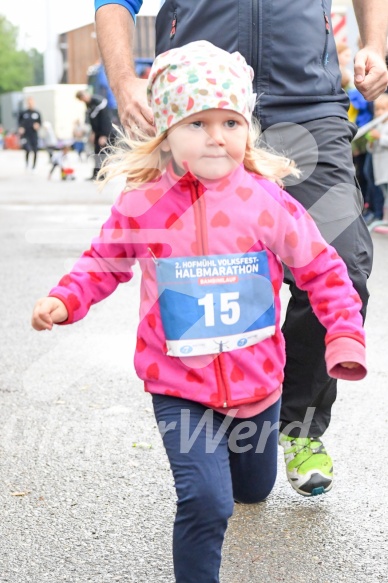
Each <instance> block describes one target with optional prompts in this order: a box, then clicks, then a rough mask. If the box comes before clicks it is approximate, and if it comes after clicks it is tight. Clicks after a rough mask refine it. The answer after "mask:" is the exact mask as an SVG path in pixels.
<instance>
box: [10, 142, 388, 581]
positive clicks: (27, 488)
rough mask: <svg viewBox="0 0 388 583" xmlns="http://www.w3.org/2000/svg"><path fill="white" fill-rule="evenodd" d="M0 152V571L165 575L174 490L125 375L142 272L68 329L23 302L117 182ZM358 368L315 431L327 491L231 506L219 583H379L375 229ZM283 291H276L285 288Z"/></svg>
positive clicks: (13, 574) (382, 574)
mask: <svg viewBox="0 0 388 583" xmlns="http://www.w3.org/2000/svg"><path fill="white" fill-rule="evenodd" d="M74 166H75V169H76V180H75V181H73V182H61V181H60V180H59V177H58V176H54V177H53V179H52V181H50V182H49V181H48V180H47V174H48V170H49V166H48V164H47V156H46V153H45V152H41V153H40V157H39V161H38V168H37V171H36V173H35V174H32V173H30V172H25V170H24V161H23V153H22V152H14V151H0V239H1V243H0V244H1V294H0V313H1V324H0V328H1V340H0V355H1V359H0V476H1V478H0V480H1V483H0V508H1V521H0V581H1V583H3V582H8V583H44V582H46V581H47V582H50V583H59V582H61V581H66V582H68V583H70V582H71V583H73V582H74V583H86V582H87V581H93V582H95V583H108V582H114V581H120V582H126V583H132V582H133V583H172V582H173V580H174V579H173V574H172V560H171V533H172V522H173V517H174V511H175V494H174V489H173V483H172V478H171V474H170V471H169V466H168V463H167V458H166V456H165V453H164V450H163V447H162V443H161V439H160V436H159V433H158V431H157V428H156V424H155V421H154V418H153V414H152V410H151V400H150V397H149V395H146V394H145V393H144V392H143V389H142V383H141V381H140V380H138V379H137V377H136V375H135V372H134V369H133V363H132V360H133V357H132V355H133V350H134V344H135V340H134V339H135V329H136V323H137V310H138V296H139V291H138V289H139V286H138V284H139V278H138V275H136V276H135V278H134V280H132V281H131V282H130V283H129V284H127V285H123V286H121V287H120V288H119V289H118V290H117V291H116V292H115V294H113V295H112V296H111V297H110V298H108V299H107V300H106V301H105V302H103V303H101V304H99V305H97V306H95V307H94V308H93V309H92V311H91V313H90V314H89V316H88V318H87V319H85V320H84V321H82V322H80V323H78V324H77V325H74V326H70V327H64V328H59V327H57V328H56V329H55V330H54V331H53V332H51V333H41V334H38V333H36V332H35V331H33V330H32V328H31V327H30V316H31V311H32V307H33V304H34V302H35V300H36V299H37V298H39V297H41V296H43V295H46V293H47V292H48V290H49V289H50V288H51V287H52V286H53V285H54V284H55V283H56V282H57V281H58V279H59V278H60V277H61V275H62V274H63V273H64V272H65V271H66V270H67V269H68V268H69V267H70V265H71V263H72V259H73V258H76V257H77V256H78V255H79V253H80V252H81V251H82V250H83V249H84V248H86V247H87V246H88V244H89V242H90V239H91V237H92V236H93V235H94V234H96V233H98V231H99V226H100V224H101V223H102V221H103V219H104V218H105V217H106V216H107V215H108V213H109V207H110V205H111V203H112V201H113V200H114V198H115V197H116V195H117V194H118V191H119V188H120V186H121V183H120V181H117V182H116V184H113V185H112V186H110V187H109V188H108V189H107V190H104V191H103V192H102V193H99V192H98V191H97V189H96V186H95V184H94V183H91V182H89V181H86V180H85V178H87V177H88V176H89V175H90V174H91V170H92V165H91V163H90V162H84V163H82V164H81V163H79V162H78V161H77V160H76V159H75V158H74ZM373 238H374V243H375V267H374V272H373V275H372V277H371V280H370V291H371V301H370V308H369V314H368V319H367V325H366V329H367V336H368V365H369V375H368V377H367V378H366V379H365V380H364V381H361V382H358V383H350V382H341V383H340V387H339V397H338V400H337V403H336V405H335V407H334V412H333V420H332V423H331V426H330V429H329V430H328V431H327V434H326V435H325V445H326V446H327V448H328V449H329V451H330V453H331V455H332V457H333V459H334V468H335V484H334V486H333V489H332V491H331V492H330V493H328V494H326V495H324V496H318V497H316V498H313V499H305V498H303V497H301V496H300V495H298V494H296V493H295V492H294V491H293V490H292V489H291V487H290V486H289V484H288V482H287V480H286V476H285V471H284V465H283V461H282V459H281V451H279V475H278V479H277V483H276V486H275V488H274V490H273V492H272V494H271V496H270V497H269V498H268V500H267V501H266V502H264V503H262V504H259V505H253V506H242V505H238V506H236V508H235V512H234V515H233V517H232V519H231V521H230V525H229V529H228V532H227V537H226V541H225V546H224V553H223V565H222V577H221V581H222V583H277V582H287V583H337V582H345V583H356V582H357V583H377V582H385V581H387V579H388V576H387V573H388V532H387V522H388V511H387V504H386V496H387V483H388V470H387V463H386V455H387V454H386V443H387V429H388V422H387V421H388V396H387V394H388V391H387V386H388V373H387V362H388V342H387V327H388V315H387V314H388V310H387V300H388V293H387V289H388V237H386V236H384V235H378V234H375V235H373ZM284 297H285V298H287V291H286V290H285V291H284Z"/></svg>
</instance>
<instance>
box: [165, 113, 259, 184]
mask: <svg viewBox="0 0 388 583" xmlns="http://www.w3.org/2000/svg"><path fill="white" fill-rule="evenodd" d="M248 131H249V130H248V123H247V122H246V120H245V118H244V117H243V116H242V115H241V114H239V113H237V112H234V111H231V110H230V109H206V110H204V111H201V112H199V113H194V114H193V115H190V116H189V117H186V118H185V119H184V120H182V121H181V122H179V123H177V124H176V125H174V127H173V128H171V130H169V131H168V134H167V138H166V139H165V140H164V142H163V144H162V146H161V147H162V150H163V151H165V152H171V155H172V157H173V160H174V162H175V170H176V171H177V173H178V174H179V175H183V174H185V173H186V172H187V170H189V171H190V172H191V173H192V174H194V176H198V178H205V179H208V180H215V179H219V178H223V177H224V176H226V175H227V174H230V173H231V172H232V171H233V170H234V169H235V168H236V166H238V165H240V164H241V163H242V162H243V160H244V157H245V150H246V146H247V140H248Z"/></svg>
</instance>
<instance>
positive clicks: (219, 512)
mask: <svg viewBox="0 0 388 583" xmlns="http://www.w3.org/2000/svg"><path fill="white" fill-rule="evenodd" d="M153 405H154V411H155V417H156V420H157V423H158V427H159V430H160V432H161V434H162V438H163V443H164V446H165V448H166V452H167V456H168V458H169V461H170V465H171V469H172V473H173V476H174V481H175V488H176V492H177V497H178V501H177V513H176V518H175V524H174V536H173V554H174V571H175V577H176V583H218V582H219V570H220V563H221V548H222V543H223V540H224V535H225V531H226V528H227V525H228V519H229V517H230V516H231V515H232V513H233V505H234V500H236V501H237V502H242V503H247V504H253V503H257V502H260V501H262V500H264V499H265V498H266V497H267V496H268V494H269V493H270V492H271V490H272V488H273V485H274V483H275V479H276V465H277V442H278V421H279V411H280V400H279V401H278V402H277V403H275V404H274V405H272V406H271V407H269V408H268V409H267V410H266V411H263V413H261V414H259V415H256V416H255V417H251V418H249V419H238V418H231V417H226V416H225V415H222V414H220V413H217V412H215V411H213V410H212V409H207V408H206V407H204V406H203V405H201V404H199V403H195V402H193V401H187V400H184V399H179V398H175V397H170V396H164V395H153Z"/></svg>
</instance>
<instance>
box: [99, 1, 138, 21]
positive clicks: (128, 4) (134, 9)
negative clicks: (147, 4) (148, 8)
mask: <svg viewBox="0 0 388 583" xmlns="http://www.w3.org/2000/svg"><path fill="white" fill-rule="evenodd" d="M105 4H120V5H121V6H124V8H126V9H127V10H129V12H130V13H131V14H132V18H133V20H135V18H136V14H138V12H139V10H140V8H141V5H142V4H143V0H94V8H95V10H96V11H97V10H98V9H99V8H100V7H101V6H104V5H105Z"/></svg>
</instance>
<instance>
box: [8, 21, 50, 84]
mask: <svg viewBox="0 0 388 583" xmlns="http://www.w3.org/2000/svg"><path fill="white" fill-rule="evenodd" d="M18 33H19V29H18V27H17V26H14V25H13V24H11V23H10V22H9V21H8V20H7V19H6V18H5V17H4V16H2V15H0V94H1V93H7V92H9V91H20V90H21V89H23V87H25V86H26V85H40V84H42V83H43V56H42V55H41V54H40V53H39V52H38V51H37V50H36V49H32V50H30V51H28V52H27V51H23V50H18V48H17V39H18Z"/></svg>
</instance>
